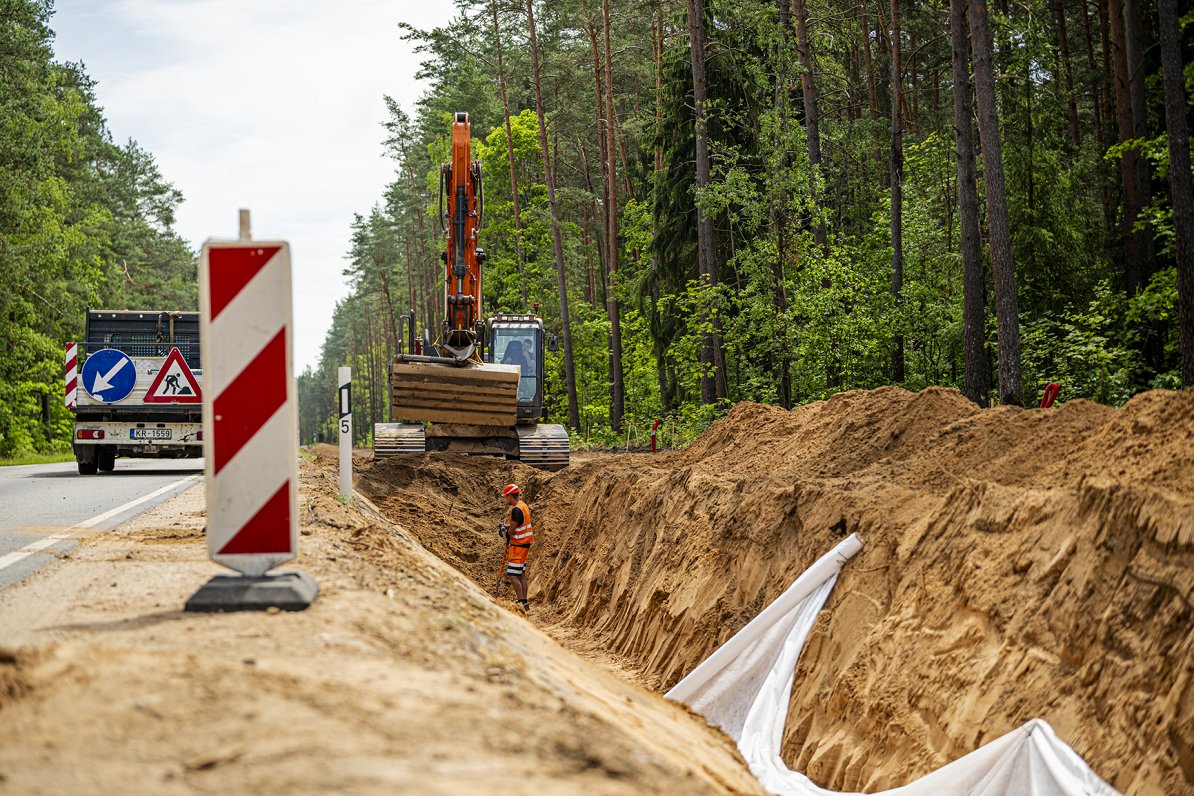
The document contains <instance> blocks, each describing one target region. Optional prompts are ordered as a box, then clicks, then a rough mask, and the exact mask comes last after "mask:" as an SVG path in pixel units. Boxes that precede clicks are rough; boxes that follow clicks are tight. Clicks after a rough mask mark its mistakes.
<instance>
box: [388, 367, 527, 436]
mask: <svg viewBox="0 0 1194 796" xmlns="http://www.w3.org/2000/svg"><path fill="white" fill-rule="evenodd" d="M518 374H519V368H518V366H517V365H489V364H484V365H480V364H471V363H470V364H467V365H463V366H460V367H456V366H453V365H441V364H438V363H431V362H397V363H395V364H394V366H393V370H392V374H391V378H390V388H391V400H390V407H391V410H390V411H391V414H392V415H393V416H394V417H395V418H399V419H401V420H405V421H407V422H416V423H428V422H429V423H455V424H463V425H472V426H513V425H514V423H515V421H516V419H517V417H516V413H517V407H518Z"/></svg>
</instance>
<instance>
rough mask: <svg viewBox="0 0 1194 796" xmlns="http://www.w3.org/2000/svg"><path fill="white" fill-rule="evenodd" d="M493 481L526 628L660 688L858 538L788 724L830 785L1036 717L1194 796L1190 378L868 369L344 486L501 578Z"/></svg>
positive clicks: (1107, 772) (918, 767)
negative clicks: (880, 374)
mask: <svg viewBox="0 0 1194 796" xmlns="http://www.w3.org/2000/svg"><path fill="white" fill-rule="evenodd" d="M507 480H518V481H519V483H523V482H525V486H526V492H527V495H528V499H529V502H530V504H531V506H532V509H534V510H535V512H536V514H535V516H536V532H537V540H538V542H539V545H538V549H536V550H535V552H534V553H533V554H532V567H531V572H532V577H531V581H532V595H531V596H532V601H533V603H535V604H536V605H537V607H536V608H535V609H534V610H535V613H534V616H535V619H536V621H538V622H540V623H542V624H544V625H545V626H546V627H547V628H548V629H549V631H550V632H552V633H553V634H554V635H556V637H557V638H560V639H561V640H564V641H565V642H566V643H568V644H569V645H570V646H572V647H573V648H574V649H577V650H581V651H586V650H587V651H590V652H591V653H592V654H594V655H596V656H599V657H601V658H602V659H603V660H605V661H607V662H612V663H613V664H614V665H616V666H620V667H621V668H622V669H623V670H624V672H627V673H628V674H629V675H630V676H632V677H634V678H636V679H638V680H639V681H640V682H642V683H643V684H645V685H647V686H648V687H652V688H655V689H657V690H663V689H665V688H667V687H668V686H670V685H671V684H673V683H674V682H676V681H677V680H678V679H679V678H680V677H681V676H682V675H683V674H685V673H686V672H687V671H688V670H690V669H691V668H692V667H693V666H694V665H695V664H696V663H697V662H699V661H700V660H701V659H703V658H704V657H705V656H706V655H708V654H709V653H710V652H711V651H712V650H713V649H715V648H716V647H717V646H718V645H719V644H720V643H722V642H723V641H724V640H725V639H727V638H728V637H729V636H730V635H732V634H733V633H734V632H735V631H736V630H737V629H738V628H740V627H741V626H742V625H743V624H744V623H745V622H746V621H747V620H748V619H749V618H751V617H752V616H754V615H755V614H756V613H757V612H758V611H759V610H760V609H761V608H762V607H763V606H765V605H766V604H767V603H768V602H770V601H771V600H772V599H773V598H774V597H775V596H776V595H778V594H779V593H780V592H781V591H782V590H783V589H784V588H785V587H786V586H787V585H788V584H789V583H790V582H791V580H792V579H793V578H794V577H795V576H796V575H797V574H799V573H800V572H801V571H802V570H803V569H804V568H805V567H806V566H807V565H808V564H810V563H811V562H812V561H813V560H815V559H816V557H817V556H819V555H820V554H821V553H823V552H825V551H826V550H828V549H829V548H830V547H831V546H832V545H833V544H834V543H835V542H837V541H838V540H839V539H840V538H841V537H842V536H844V535H845V534H847V533H851V532H859V533H860V534H862V535H863V536H864V538H865V539H866V542H867V546H866V548H865V550H864V552H863V554H862V555H861V556H860V557H859V558H858V559H856V560H855V561H854V562H853V563H851V564H850V565H849V566H847V567H846V569H845V571H844V573H843V577H842V578H841V580H840V581H839V584H838V586H837V588H836V590H835V592H834V595H833V597H832V598H831V601H830V603H829V605H828V607H827V610H826V611H825V612H824V613H823V615H822V617H821V619H820V621H819V623H818V625H817V627H816V628H815V629H814V632H813V634H812V635H811V636H810V639H809V643H808V647H807V648H806V651H805V654H804V656H803V658H802V660H801V665H800V669H799V671H798V672H797V679H796V691H795V695H794V700H793V707H792V710H791V714H790V716H789V719H788V731H787V736H786V738H785V758H786V760H787V761H788V762H789V764H790V765H791V766H792V767H793V768H795V769H797V770H804V771H807V772H808V773H809V774H810V776H812V777H813V779H814V780H816V781H817V782H818V783H819V784H821V785H824V786H828V787H832V788H837V789H862V790H874V789H877V788H881V787H885V786H891V785H896V784H900V783H902V782H905V781H907V780H909V779H911V778H913V777H915V776H919V775H922V774H924V773H926V772H928V771H930V770H932V769H934V768H936V767H938V766H940V765H942V764H944V763H946V762H948V761H949V760H952V759H954V758H956V757H958V756H960V755H962V754H964V753H966V752H968V751H971V750H972V749H974V748H976V747H977V746H979V745H981V744H982V743H984V742H986V741H988V740H991V739H993V738H995V737H997V736H998V735H1001V734H1003V733H1004V732H1006V731H1008V730H1010V729H1011V728H1013V727H1015V726H1017V725H1019V724H1021V723H1022V722H1024V721H1025V720H1027V719H1029V718H1032V717H1034V716H1040V717H1042V718H1045V719H1046V720H1047V721H1049V722H1050V723H1051V724H1052V725H1053V726H1054V727H1055V729H1057V731H1058V733H1059V734H1060V735H1061V736H1062V737H1063V738H1064V739H1065V740H1066V741H1067V742H1068V743H1070V744H1071V745H1072V746H1073V747H1074V748H1075V749H1076V750H1077V751H1078V752H1079V753H1080V754H1082V755H1083V756H1084V757H1085V758H1086V759H1087V760H1088V761H1089V762H1090V763H1091V765H1092V766H1093V767H1094V768H1095V770H1096V771H1098V772H1099V773H1100V774H1101V775H1102V776H1104V777H1105V778H1106V779H1108V781H1110V782H1111V783H1112V784H1113V785H1115V786H1116V787H1117V788H1119V789H1120V790H1121V791H1124V792H1125V793H1128V794H1153V793H1157V794H1160V793H1167V794H1174V793H1194V632H1192V630H1191V627H1192V626H1191V618H1192V610H1194V609H1192V606H1194V392H1190V391H1186V392H1183V393H1173V392H1164V391H1157V392H1153V393H1148V394H1144V395H1141V396H1138V397H1137V398H1135V399H1134V400H1133V401H1131V402H1130V403H1129V404H1128V405H1127V406H1126V407H1124V408H1123V409H1112V408H1108V407H1104V406H1098V405H1095V404H1091V403H1088V402H1085V401H1071V402H1069V403H1067V404H1065V405H1064V406H1062V407H1060V408H1058V409H1054V410H1022V409H1017V408H1012V407H1004V408H998V409H993V410H979V409H977V408H976V407H974V406H973V405H972V404H970V403H968V402H967V401H965V400H964V399H963V398H962V397H961V396H960V395H959V394H958V393H956V392H954V391H949V390H942V389H930V390H926V391H924V392H922V393H919V394H913V393H909V392H906V391H903V390H899V389H895V388H885V389H881V390H876V391H872V392H851V393H844V394H841V395H838V396H835V397H834V398H832V399H831V400H829V401H825V402H821V403H817V404H812V405H809V406H805V407H801V408H798V409H795V410H792V411H791V412H788V411H784V410H782V409H777V408H774V407H764V406H758V405H743V406H739V407H737V408H736V409H735V410H734V411H733V412H732V413H731V414H730V416H729V417H728V418H727V419H726V420H724V421H723V422H721V423H719V424H717V425H715V426H714V427H713V428H711V429H710V430H709V431H708V432H707V433H706V434H705V435H703V436H702V437H701V438H700V439H698V440H697V441H696V442H695V443H694V445H693V446H691V447H690V448H689V449H688V450H685V451H679V452H674V453H668V454H661V455H659V456H656V457H651V456H648V455H630V456H608V457H599V458H596V459H593V460H591V461H588V462H586V463H581V464H579V465H578V466H574V467H571V468H569V469H568V470H566V471H564V472H561V473H559V474H557V475H555V476H549V475H547V474H543V473H538V472H535V471H530V470H527V469H525V468H522V467H520V466H518V465H510V464H507V463H498V462H493V461H489V462H485V461H484V460H459V459H453V458H449V457H433V456H432V457H424V458H422V459H421V460H408V461H405V462H402V463H398V462H386V463H378V464H377V465H374V466H373V468H372V469H371V470H370V471H369V472H368V473H367V474H366V475H365V476H364V477H363V478H362V480H361V482H360V483H359V484H358V488H361V489H363V490H364V491H366V492H368V493H369V494H371V495H373V496H374V497H375V498H376V499H377V500H379V501H381V502H382V503H383V504H384V505H383V508H384V509H385V510H386V511H387V512H388V513H389V514H390V515H391V516H392V517H393V518H394V519H395V520H396V521H397V522H399V523H400V524H402V525H403V526H404V527H406V528H407V529H408V530H410V532H411V533H412V534H414V535H415V536H416V537H418V538H419V539H420V540H422V541H424V543H425V544H427V546H428V547H429V548H430V549H432V550H433V551H434V552H436V553H437V554H438V555H440V556H441V557H442V558H444V559H445V560H447V561H449V562H450V563H452V564H454V565H455V566H457V567H458V568H459V569H461V570H462V571H464V572H465V573H466V574H468V575H470V576H471V577H473V578H474V580H476V581H477V582H478V583H480V584H481V585H483V586H485V585H488V586H489V588H490V591H491V592H492V584H493V578H494V576H495V575H496V571H497V565H498V556H499V555H500V550H499V549H498V543H497V539H496V536H495V534H494V531H493V528H494V527H495V526H496V523H497V521H498V519H499V517H500V512H501V506H500V503H499V502H498V500H497V497H496V496H497V490H498V489H499V487H500V486H501V484H502V483H504V482H506V481H507Z"/></svg>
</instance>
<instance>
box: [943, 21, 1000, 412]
mask: <svg viewBox="0 0 1194 796" xmlns="http://www.w3.org/2000/svg"><path fill="white" fill-rule="evenodd" d="M965 4H966V0H950V4H949V33H950V43H951V45H952V48H951V49H952V51H953V82H954V144H955V150H956V152H957V158H958V226H959V228H960V230H961V241H960V243H961V247H962V352H963V354H962V355H963V359H964V363H965V371H966V375H965V390H964V392H965V393H966V397H967V398H969V399H970V400H972V401H974V402H975V403H976V404H978V405H979V406H986V405H987V397H988V395H989V394H990V392H991V365H990V362H989V360H988V359H987V348H986V345H985V343H986V336H987V333H986V289H987V287H986V280H985V279H984V278H983V260H982V241H981V240H980V237H979V223H978V185H977V182H978V174H977V169H976V164H975V162H974V122H973V112H972V109H971V107H970V42H969V39H968V38H967V36H966V9H965Z"/></svg>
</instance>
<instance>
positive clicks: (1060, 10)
mask: <svg viewBox="0 0 1194 796" xmlns="http://www.w3.org/2000/svg"><path fill="white" fill-rule="evenodd" d="M1083 2H1085V0H1083ZM1053 15H1054V18H1055V19H1056V20H1057V44H1058V50H1059V53H1060V57H1061V67H1062V72H1063V73H1064V74H1065V96H1066V118H1067V120H1068V121H1069V124H1070V143H1071V144H1073V145H1074V148H1075V149H1077V148H1078V147H1079V146H1080V145H1081V144H1082V139H1081V137H1080V136H1079V135H1078V99H1077V97H1075V96H1074V66H1073V63H1072V62H1071V61H1070V36H1069V32H1068V31H1067V29H1066V23H1065V8H1064V7H1063V6H1062V3H1061V0H1056V2H1055V3H1054V4H1053Z"/></svg>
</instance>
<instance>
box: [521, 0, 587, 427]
mask: <svg viewBox="0 0 1194 796" xmlns="http://www.w3.org/2000/svg"><path fill="white" fill-rule="evenodd" d="M527 30H528V31H529V33H530V45H531V81H532V83H533V84H534V87H535V115H536V116H538V117H539V151H540V153H541V154H542V156H543V181H544V182H545V183H546V184H547V205H548V208H549V210H550V211H551V248H552V255H553V256H554V257H555V261H556V284H557V285H558V287H559V292H560V331H561V336H562V337H563V338H564V380H565V381H566V382H567V389H568V425H569V426H570V427H571V428H573V429H579V428H580V411H579V409H578V407H577V401H576V368H575V365H574V360H573V358H572V326H571V324H569V322H568V279H567V270H566V268H565V265H564V234H563V231H562V230H561V229H560V209H559V204H558V203H557V202H556V181H555V174H554V169H553V168H552V159H551V150H550V149H549V148H548V146H547V118H546V113H545V111H544V109H543V83H542V81H541V79H540V72H539V39H538V37H537V36H536V35H535V0H527Z"/></svg>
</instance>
